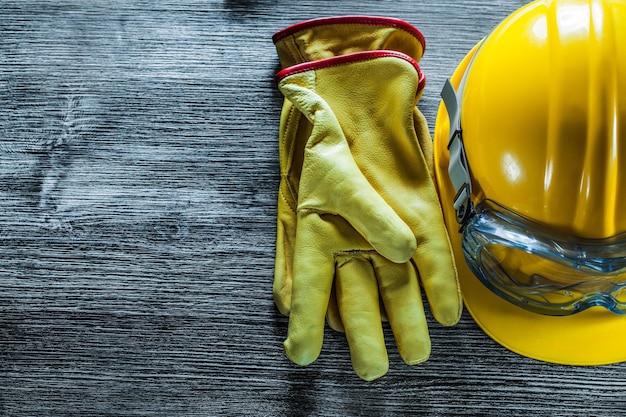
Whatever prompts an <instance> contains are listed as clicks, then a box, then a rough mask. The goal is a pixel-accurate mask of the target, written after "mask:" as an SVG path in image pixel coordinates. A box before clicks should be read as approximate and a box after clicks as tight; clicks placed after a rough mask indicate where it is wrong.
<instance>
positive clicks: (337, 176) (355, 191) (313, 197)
mask: <svg viewBox="0 0 626 417" xmlns="http://www.w3.org/2000/svg"><path fill="white" fill-rule="evenodd" d="M314 85H315V72H314V71H309V72H301V73H295V74H293V75H290V76H288V77H286V78H284V79H282V80H281V81H280V83H279V88H280V90H281V91H282V92H283V94H284V95H285V97H286V98H287V99H288V100H290V101H291V102H292V103H293V104H294V106H296V107H297V108H298V109H299V110H300V111H301V112H302V113H303V114H305V115H306V117H307V118H308V119H309V121H310V122H311V123H312V124H313V129H312V131H311V135H310V137H309V139H308V141H307V147H306V149H305V157H304V158H305V161H304V164H303V170H302V177H301V180H300V187H299V201H298V210H315V211H321V212H326V213H333V214H339V215H341V216H342V217H343V218H344V219H346V220H347V221H348V222H349V223H350V224H351V225H352V226H353V227H354V228H355V229H356V230H357V231H358V232H359V233H360V234H361V235H362V236H363V237H364V238H365V239H366V240H367V241H368V242H370V244H371V245H372V246H373V247H374V249H376V251H377V252H379V253H380V254H381V255H383V256H384V257H386V258H388V259H390V260H391V261H394V262H406V261H407V260H408V259H410V258H411V256H412V255H413V254H414V253H415V249H416V242H415V236H414V234H413V231H412V230H411V229H410V228H409V226H407V224H406V223H405V222H403V221H402V219H401V218H400V217H399V216H398V215H397V214H396V212H395V211H394V210H393V209H392V208H391V207H390V206H389V205H388V204H387V203H386V202H385V200H384V199H383V198H382V197H381V196H380V194H378V192H377V191H376V190H375V189H374V187H372V185H371V184H370V183H369V182H368V180H367V179H366V178H365V176H364V175H363V173H362V172H361V170H360V169H359V167H358V165H357V164H356V162H355V160H354V158H353V156H352V154H351V151H350V147H349V145H348V141H347V140H346V138H345V136H344V134H343V132H342V129H341V126H340V124H339V121H338V120H337V118H336V116H335V114H334V113H333V111H332V109H331V108H330V106H329V105H328V103H326V102H325V101H324V99H322V97H320V96H318V95H317V94H316V93H314V92H313V88H314Z"/></svg>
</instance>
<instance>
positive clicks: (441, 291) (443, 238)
mask: <svg viewBox="0 0 626 417" xmlns="http://www.w3.org/2000/svg"><path fill="white" fill-rule="evenodd" d="M413 120H414V126H415V130H416V134H417V137H418V141H419V143H420V147H421V150H422V155H423V157H424V163H425V167H426V168H427V169H428V173H429V174H430V177H431V178H432V177H433V176H434V171H433V162H432V143H431V142H432V139H431V136H430V132H429V130H428V124H427V121H426V119H425V118H424V116H423V115H422V113H421V112H420V111H419V110H418V109H417V108H415V110H414V112H413ZM431 178H427V177H424V178H423V179H424V181H423V183H422V187H421V190H420V193H419V195H420V199H419V201H418V202H417V203H416V204H415V205H414V206H413V207H412V212H413V213H412V215H413V216H414V218H416V219H419V221H418V222H417V223H415V224H413V225H412V227H413V230H415V231H416V238H417V242H418V247H417V250H416V252H415V255H414V256H413V261H414V262H415V264H416V265H417V266H418V269H419V277H420V280H421V282H422V285H423V287H424V291H425V292H426V296H427V297H428V301H429V303H430V307H431V311H432V312H433V316H434V317H435V319H436V320H437V321H438V322H439V323H441V324H443V325H445V326H451V325H453V324H455V323H457V322H458V321H459V318H460V316H461V311H462V308H463V307H462V301H461V293H460V290H459V284H458V280H457V271H456V266H455V263H454V257H453V255H452V247H451V245H450V240H449V238H448V232H447V229H446V227H445V223H444V220H443V215H442V210H441V205H440V204H439V198H438V197H437V191H436V188H435V184H434V182H433V181H432V180H431Z"/></svg>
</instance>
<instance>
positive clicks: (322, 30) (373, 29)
mask: <svg viewBox="0 0 626 417" xmlns="http://www.w3.org/2000/svg"><path fill="white" fill-rule="evenodd" d="M272 40H273V42H274V45H275V46H276V52H277V53H278V59H279V61H280V65H281V67H282V68H287V67H290V66H292V65H295V64H301V63H303V62H309V61H317V60H319V59H324V58H331V57H333V56H338V55H345V54H349V53H352V52H361V51H374V50H381V49H384V50H391V51H398V52H403V53H405V54H407V55H408V56H410V57H411V58H413V59H414V60H415V61H417V62H419V60H420V59H421V58H422V55H423V54H424V49H425V48H426V41H425V40H424V36H423V35H422V33H421V32H420V31H419V29H417V28H416V27H415V26H413V25H411V24H410V23H407V22H405V21H404V20H400V19H394V18H391V17H379V16H332V17H323V18H319V19H312V20H305V21H303V22H299V23H296V24H294V25H291V26H288V27H286V28H285V29H283V30H281V31H278V32H276V33H275V34H274V36H272Z"/></svg>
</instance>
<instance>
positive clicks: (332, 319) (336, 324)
mask: <svg viewBox="0 0 626 417" xmlns="http://www.w3.org/2000/svg"><path fill="white" fill-rule="evenodd" d="M326 320H327V321H328V325H329V326H330V328H331V329H333V330H334V331H336V332H340V333H345V331H346V330H345V329H344V327H343V323H342V321H341V315H340V313H339V306H338V305H337V290H336V288H335V285H333V289H332V290H331V292H330V299H329V300H328V310H327V311H326Z"/></svg>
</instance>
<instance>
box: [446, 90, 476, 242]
mask: <svg viewBox="0 0 626 417" xmlns="http://www.w3.org/2000/svg"><path fill="white" fill-rule="evenodd" d="M441 98H442V99H443V102H444V104H445V106H446V110H447V111H448V119H449V121H450V131H449V135H448V151H449V152H450V163H449V165H448V176H449V177H450V181H451V182H452V186H453V187H454V191H455V192H456V195H455V197H454V210H456V221H457V222H458V223H459V224H460V230H461V231H462V230H463V229H464V227H465V225H466V224H467V222H468V221H469V219H470V217H471V216H472V214H473V212H474V208H473V206H472V201H471V199H470V196H471V194H472V180H471V177H470V173H469V167H468V164H467V157H466V156H465V148H464V146H463V135H462V130H461V112H460V106H459V98H458V95H457V93H456V91H455V90H454V87H453V86H452V83H450V80H449V79H448V80H446V82H445V83H444V86H443V89H442V90H441Z"/></svg>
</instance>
